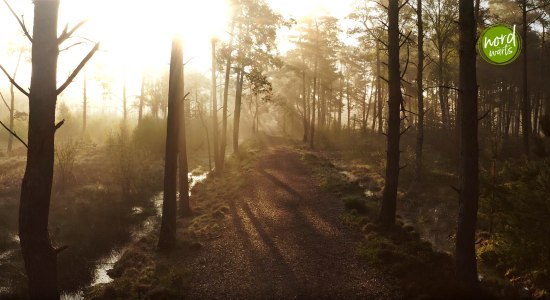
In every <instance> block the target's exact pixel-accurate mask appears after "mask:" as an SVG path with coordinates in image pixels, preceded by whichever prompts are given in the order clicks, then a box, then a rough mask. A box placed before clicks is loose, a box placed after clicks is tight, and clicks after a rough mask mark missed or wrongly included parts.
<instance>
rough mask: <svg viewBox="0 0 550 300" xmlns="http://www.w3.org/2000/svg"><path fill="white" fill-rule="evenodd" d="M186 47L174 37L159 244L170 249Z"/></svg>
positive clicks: (172, 235) (174, 232)
mask: <svg viewBox="0 0 550 300" xmlns="http://www.w3.org/2000/svg"><path fill="white" fill-rule="evenodd" d="M182 86H183V50H182V44H181V40H180V39H178V38H174V39H173V40H172V54H171V59H170V79H169V88H168V112H167V126H166V150H165V151H166V152H165V159H164V162H165V164H164V201H163V204H162V220H161V226H160V235H159V242H158V247H159V249H160V250H162V251H167V250H171V249H172V248H173V247H174V245H175V244H176V219H177V198H176V192H177V183H176V180H177V172H178V144H179V143H178V137H179V125H180V124H179V123H180V122H179V115H180V113H179V106H180V105H183V104H182V103H181V104H180V103H179V102H180V101H181V99H182V97H183V90H182Z"/></svg>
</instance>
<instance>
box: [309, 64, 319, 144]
mask: <svg viewBox="0 0 550 300" xmlns="http://www.w3.org/2000/svg"><path fill="white" fill-rule="evenodd" d="M314 69H315V70H314V73H313V96H312V97H311V105H312V106H311V122H309V129H310V134H309V147H310V148H311V149H313V148H314V146H315V143H314V140H315V138H314V137H315V95H316V94H317V58H315V68H314Z"/></svg>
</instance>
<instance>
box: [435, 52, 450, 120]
mask: <svg viewBox="0 0 550 300" xmlns="http://www.w3.org/2000/svg"><path fill="white" fill-rule="evenodd" d="M441 44H442V43H439V49H438V59H439V61H438V65H437V83H438V85H439V87H438V88H437V91H438V95H439V105H440V106H441V122H442V123H443V128H444V129H447V128H449V126H448V125H449V108H448V105H447V102H446V101H447V99H446V97H445V93H446V92H447V91H446V88H444V87H443V86H444V85H445V81H444V80H443V62H444V61H443V46H442V45H441Z"/></svg>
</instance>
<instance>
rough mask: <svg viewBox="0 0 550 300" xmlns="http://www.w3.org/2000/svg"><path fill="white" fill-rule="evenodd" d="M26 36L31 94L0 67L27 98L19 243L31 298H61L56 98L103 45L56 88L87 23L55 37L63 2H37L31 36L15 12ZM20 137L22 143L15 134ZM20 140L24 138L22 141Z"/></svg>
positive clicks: (60, 123)
mask: <svg viewBox="0 0 550 300" xmlns="http://www.w3.org/2000/svg"><path fill="white" fill-rule="evenodd" d="M4 3H5V4H6V5H7V6H8V8H9V9H10V11H11V12H12V14H13V15H14V16H15V18H16V19H17V21H18V23H19V24H20V26H21V28H22V29H23V32H24V33H25V36H26V37H27V38H28V40H29V41H30V42H31V43H32V57H31V62H32V77H31V87H30V92H28V91H26V90H25V89H23V88H22V87H21V86H20V85H19V84H17V83H16V82H15V80H14V79H13V78H11V77H10V76H9V74H8V73H7V72H6V71H5V69H4V68H3V67H2V68H1V69H2V71H4V73H5V74H6V76H8V78H9V79H10V81H11V83H12V84H13V85H14V86H15V87H16V88H17V89H18V90H19V91H21V92H22V93H23V94H25V95H26V96H28V97H29V131H28V138H29V141H28V145H27V144H25V143H24V144H25V146H27V148H28V151H27V165H26V168H25V175H24V176H23V182H22V186H21V202H20V208H19V238H20V240H21V243H20V244H21V253H22V255H23V260H24V263H25V270H26V273H27V277H28V282H29V292H30V297H31V299H59V291H58V290H57V255H58V254H59V253H60V252H61V251H62V250H63V249H65V248H66V247H61V248H59V249H54V248H53V246H52V243H51V241H50V237H49V233H48V219H49V212H50V200H51V190H52V181H53V165H54V141H55V132H56V131H57V129H58V128H60V127H61V126H62V125H63V123H64V121H61V122H59V123H57V124H56V123H55V108H56V103H57V96H58V95H59V94H61V93H62V92H63V91H64V90H65V89H66V88H67V87H68V86H69V85H70V84H71V82H72V81H73V80H74V79H75V77H76V76H77V75H78V73H79V72H80V71H81V70H82V68H83V67H84V66H85V65H86V63H87V62H88V61H89V60H90V59H91V58H92V56H93V55H94V53H95V52H96V51H97V50H98V49H99V44H96V45H95V47H93V49H92V50H91V51H90V52H89V53H88V55H86V57H84V59H83V60H82V61H81V62H80V64H79V65H78V66H77V67H76V68H75V70H74V71H73V73H72V74H71V75H70V76H69V78H68V79H67V80H66V81H65V82H64V83H63V84H62V85H61V86H60V87H57V60H58V56H59V46H60V45H61V44H62V43H63V42H65V41H66V40H67V39H68V38H69V37H71V36H72V35H73V34H74V32H75V31H76V30H77V29H78V28H79V27H81V26H82V25H83V24H84V22H80V23H79V24H77V25H76V26H75V27H74V28H73V29H71V30H68V26H66V27H65V29H64V30H63V32H62V33H61V35H60V36H57V23H58V14H59V0H36V1H34V25H33V33H34V35H33V36H31V35H30V33H29V31H28V30H27V28H26V26H25V24H24V23H23V22H22V21H21V20H20V19H19V17H18V16H17V14H16V13H15V12H14V11H13V10H12V9H11V7H10V6H9V4H8V3H7V1H4ZM10 132H11V133H12V134H13V135H14V136H15V137H16V138H18V139H19V137H17V136H16V135H15V134H14V133H13V132H12V131H10ZM19 140H20V141H22V140H21V139H19Z"/></svg>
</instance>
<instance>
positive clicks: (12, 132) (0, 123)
mask: <svg viewBox="0 0 550 300" xmlns="http://www.w3.org/2000/svg"><path fill="white" fill-rule="evenodd" d="M0 125H2V127H4V128H5V129H6V130H7V131H8V132H9V133H10V134H11V135H13V136H14V137H15V138H16V139H17V140H19V141H20V142H21V143H22V144H23V145H25V147H26V148H27V149H28V148H29V145H27V143H25V142H24V141H23V140H22V139H21V138H20V137H19V136H18V135H17V133H15V131H11V130H10V129H9V128H8V127H7V126H6V125H5V124H4V123H3V122H2V121H0Z"/></svg>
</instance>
